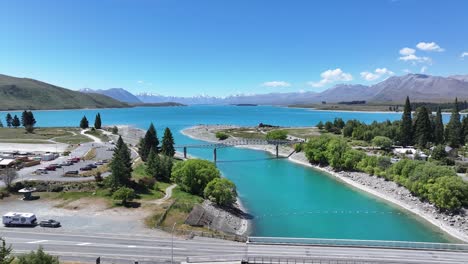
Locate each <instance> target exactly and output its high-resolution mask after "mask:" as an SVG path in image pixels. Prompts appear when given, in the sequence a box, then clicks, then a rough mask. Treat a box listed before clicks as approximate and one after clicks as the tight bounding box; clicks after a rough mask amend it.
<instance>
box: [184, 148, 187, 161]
mask: <svg viewBox="0 0 468 264" xmlns="http://www.w3.org/2000/svg"><path fill="white" fill-rule="evenodd" d="M186 158H187V147H184V159H186Z"/></svg>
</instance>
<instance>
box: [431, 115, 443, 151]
mask: <svg viewBox="0 0 468 264" xmlns="http://www.w3.org/2000/svg"><path fill="white" fill-rule="evenodd" d="M433 139H434V143H435V144H437V145H438V144H443V143H444V123H443V120H442V111H441V110H440V107H439V108H437V113H436V116H435V119H434V138H433Z"/></svg>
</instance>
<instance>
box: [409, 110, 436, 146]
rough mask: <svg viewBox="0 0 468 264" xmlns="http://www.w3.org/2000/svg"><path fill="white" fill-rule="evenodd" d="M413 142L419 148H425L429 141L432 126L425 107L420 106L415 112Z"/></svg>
mask: <svg viewBox="0 0 468 264" xmlns="http://www.w3.org/2000/svg"><path fill="white" fill-rule="evenodd" d="M413 131H414V142H415V143H416V144H417V145H418V146H419V147H421V148H425V147H426V146H427V144H428V143H429V142H430V141H431V136H432V124H431V120H430V119H429V112H428V110H427V108H426V107H424V106H422V107H419V108H418V109H417V110H416V117H415V120H414V130H413Z"/></svg>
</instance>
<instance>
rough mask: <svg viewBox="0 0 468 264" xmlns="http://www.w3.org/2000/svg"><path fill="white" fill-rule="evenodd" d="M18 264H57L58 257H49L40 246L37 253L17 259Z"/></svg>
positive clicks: (32, 252)
mask: <svg viewBox="0 0 468 264" xmlns="http://www.w3.org/2000/svg"><path fill="white" fill-rule="evenodd" d="M18 264H59V259H58V257H55V256H51V255H49V254H47V253H45V252H44V250H43V249H42V247H41V246H40V247H39V249H38V250H37V251H35V252H34V251H31V252H30V253H28V254H24V255H20V256H19V257H18Z"/></svg>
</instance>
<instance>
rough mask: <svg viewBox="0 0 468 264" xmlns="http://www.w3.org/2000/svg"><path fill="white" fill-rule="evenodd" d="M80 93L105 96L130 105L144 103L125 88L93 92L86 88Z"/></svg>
mask: <svg viewBox="0 0 468 264" xmlns="http://www.w3.org/2000/svg"><path fill="white" fill-rule="evenodd" d="M80 92H83V93H98V94H103V95H107V96H109V97H111V98H114V99H115V100H118V101H120V102H124V103H129V104H140V103H142V101H140V99H138V98H137V97H136V96H135V95H133V94H132V93H130V92H129V91H127V90H125V89H123V88H110V89H105V90H102V89H99V90H93V89H90V88H85V89H81V90H80Z"/></svg>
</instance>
